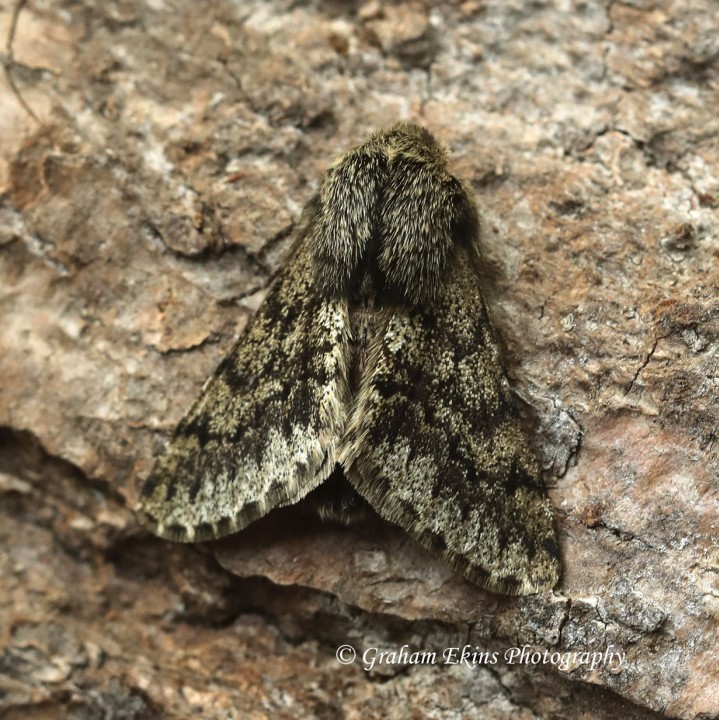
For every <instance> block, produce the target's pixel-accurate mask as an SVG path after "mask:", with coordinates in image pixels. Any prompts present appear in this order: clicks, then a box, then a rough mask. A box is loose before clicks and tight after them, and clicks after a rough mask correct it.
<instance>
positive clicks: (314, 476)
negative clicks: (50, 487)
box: [139, 242, 349, 542]
mask: <svg viewBox="0 0 719 720" xmlns="http://www.w3.org/2000/svg"><path fill="white" fill-rule="evenodd" d="M310 267H311V260H310V256H309V252H308V250H307V242H304V243H301V244H300V245H299V246H298V247H297V249H296V251H295V252H294V253H293V255H292V256H291V258H290V260H289V261H288V263H287V264H286V266H285V268H284V269H283V270H282V272H281V274H280V275H279V276H278V277H277V278H276V280H275V282H274V284H273V286H272V287H271V289H270V291H269V294H268V296H267V298H266V299H265V301H264V303H263V304H262V305H261V307H260V308H259V309H258V311H257V313H256V315H255V317H254V318H253V320H252V322H251V324H250V326H249V328H248V330H247V332H246V333H245V335H244V336H243V337H242V338H241V339H240V341H239V342H238V343H237V345H235V347H234V348H233V349H232V351H231V352H230V353H229V355H227V357H226V358H225V359H224V360H223V361H222V363H221V364H220V365H219V367H218V368H217V370H216V372H215V374H214V375H213V376H212V377H211V379H210V380H209V381H208V383H207V385H206V386H205V387H204V389H203V391H202V394H201V395H200V397H199V398H198V399H197V401H196V402H195V403H194V405H193V406H192V408H191V409H190V411H189V413H188V415H187V416H186V417H185V418H184V419H183V420H182V422H181V423H180V424H179V425H178V427H177V429H176V431H175V433H174V435H173V437H172V439H171V441H170V443H169V447H168V448H167V452H166V453H165V454H164V455H163V456H161V457H160V458H159V459H158V461H157V462H156V464H155V467H154V469H153V470H152V473H151V474H150V476H149V477H148V479H147V480H146V482H145V484H144V486H143V488H142V491H141V499H140V508H139V515H140V518H141V519H142V521H143V522H144V523H145V524H146V525H147V526H148V527H149V528H150V529H151V530H152V531H153V532H154V533H155V534H157V535H159V536H160V537H164V538H167V539H170V540H177V541H183V542H190V541H197V540H205V539H211V538H216V537H221V536H223V535H227V534H229V533H232V532H235V531H237V530H239V529H241V528H243V527H245V526H246V525H248V524H249V523H250V522H252V521H253V520H256V519H257V518H259V517H262V516H263V515H265V514H266V513H267V512H268V511H269V510H271V509H272V508H274V507H277V506H281V505H286V504H290V503H293V502H296V501H297V500H299V499H300V498H301V497H303V496H304V495H305V494H306V493H308V492H309V491H310V490H312V489H313V488H314V487H316V486H317V485H318V484H319V483H320V482H322V481H323V480H324V479H325V478H326V477H327V475H328V474H329V473H330V471H331V470H332V469H333V468H334V465H335V446H336V443H337V440H338V438H340V437H341V434H342V430H343V428H344V425H345V422H346V415H347V407H348V388H347V381H346V378H347V365H348V362H349V337H348V333H349V325H348V318H347V307H346V303H345V302H343V301H341V300H336V301H335V300H327V299H326V298H323V297H321V296H320V295H319V293H318V292H317V291H316V290H315V289H314V287H313V283H312V277H311V272H310Z"/></svg>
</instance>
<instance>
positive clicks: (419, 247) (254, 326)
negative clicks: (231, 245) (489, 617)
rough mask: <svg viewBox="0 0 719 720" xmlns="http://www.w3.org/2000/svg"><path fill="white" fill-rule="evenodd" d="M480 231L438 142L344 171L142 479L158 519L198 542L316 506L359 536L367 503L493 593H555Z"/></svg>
mask: <svg viewBox="0 0 719 720" xmlns="http://www.w3.org/2000/svg"><path fill="white" fill-rule="evenodd" d="M479 232H480V220H479V216H478V212H477V209H476V206H475V203H474V200H473V198H472V192H471V191H470V189H469V188H468V186H467V185H466V184H465V183H464V182H463V181H462V180H460V179H458V178H457V177H455V176H454V175H452V174H451V173H450V171H449V170H448V167H447V153H446V151H445V150H444V149H443V148H442V147H441V146H440V145H439V144H438V143H437V142H436V141H435V139H434V138H433V137H432V135H431V134H430V133H429V132H428V131H427V130H425V129H424V128H422V127H419V126H417V125H412V124H400V125H396V126H394V127H392V128H389V129H387V130H383V131H380V132H376V133H375V134H373V135H371V136H369V138H368V139H367V140H366V141H365V142H364V143H363V144H361V145H359V146H357V147H354V148H352V149H350V150H349V151H347V152H346V153H345V154H343V155H342V156H341V157H339V159H337V160H336V162H335V163H334V165H332V167H330V169H329V170H328V171H327V172H326V174H325V175H324V178H323V180H322V183H321V186H320V189H319V192H318V193H317V195H316V196H315V197H314V198H313V199H312V200H311V201H310V202H309V204H308V205H307V207H306V208H305V209H304V211H303V214H302V216H301V218H300V221H299V224H298V230H297V235H296V238H295V240H294V242H293V244H292V247H291V250H290V253H289V256H288V258H287V260H286V262H285V264H284V266H283V267H282V269H281V270H280V272H279V273H278V275H277V276H276V278H275V280H274V281H273V284H272V286H271V288H270V289H269V292H268V294H267V297H266V299H265V301H264V302H263V304H262V305H261V306H260V308H259V309H258V310H257V313H256V315H255V317H254V318H253V320H252V321H251V323H250V324H249V325H248V328H247V330H246V332H245V333H244V335H243V337H241V339H240V340H239V341H238V342H237V344H236V345H235V346H234V348H233V349H232V350H231V351H230V353H229V354H228V355H227V356H226V357H225V359H224V360H223V361H222V362H221V363H220V365H219V367H218V368H217V370H216V371H215V373H214V375H213V376H212V377H211V378H210V379H209V380H208V382H207V383H206V384H205V386H204V388H203V390H202V393H201V394H200V396H199V398H198V399H197V400H196V401H195V403H194V404H193V406H192V407H191V409H190V411H189V413H188V414H187V415H186V417H185V418H184V419H183V420H182V421H181V422H180V424H179V425H178V427H177V429H176V430H175V432H174V435H173V436H172V439H171V440H170V442H169V446H168V448H167V450H166V452H165V454H164V455H162V456H161V457H160V458H159V459H158V460H157V462H156V464H155V466H154V469H153V470H152V472H151V474H150V475H149V477H148V478H147V480H146V481H145V483H144V486H143V487H142V490H141V500H140V508H139V516H140V518H141V520H142V522H143V523H144V524H145V525H146V526H147V527H148V528H149V529H150V530H151V531H152V532H154V533H155V534H156V535H159V536H160V537H162V538H166V539H168V540H174V541H179V542H192V541H200V540H208V539H214V538H219V537H222V536H225V535H228V534H230V533H234V532H236V531H238V530H240V529H242V528H244V527H245V526H247V525H248V524H249V523H252V522H253V521H254V520H257V519H258V518H261V517H262V516H264V515H265V514H266V513H268V512H269V511H270V510H272V509H273V508H277V507H281V506H285V505H290V504H293V503H296V502H298V501H299V500H300V499H301V498H303V497H305V496H308V495H310V497H312V498H314V499H315V500H316V502H317V503H318V504H319V505H320V512H321V513H322V514H323V516H325V517H330V518H335V519H341V520H344V521H351V519H352V518H353V517H354V516H356V515H357V514H358V513H361V512H362V509H363V507H364V506H366V505H367V504H368V505H369V506H371V508H373V510H374V511H376V513H378V514H379V515H380V516H381V517H382V518H384V519H385V520H387V521H389V522H392V523H395V524H397V525H400V526H401V527H402V528H404V529H405V530H406V532H408V533H409V534H410V535H411V536H412V537H413V538H414V539H415V540H416V541H418V542H419V543H420V544H421V545H423V546H424V547H425V548H427V549H429V550H430V551H431V552H433V553H435V554H437V555H439V556H441V557H442V558H444V560H445V561H446V562H447V563H449V565H451V566H452V567H453V568H455V569H456V570H457V571H459V572H460V573H461V574H462V575H464V576H466V577H467V578H469V579H470V580H471V581H473V582H474V583H476V584H477V585H479V586H480V587H482V588H485V589H487V590H490V591H494V592H499V593H506V594H528V593H534V592H538V591H540V590H543V589H548V588H551V587H553V586H554V585H555V583H556V582H557V579H558V576H559V560H558V545H557V541H556V536H555V528H554V520H553V514H552V508H551V505H550V502H549V500H548V498H547V495H546V492H545V489H544V486H543V483H542V479H541V471H540V466H539V463H538V461H537V458H536V456H535V454H534V452H533V451H532V448H531V444H530V441H529V437H528V435H527V432H526V431H525V429H524V426H523V424H522V422H521V419H520V415H519V412H518V410H517V407H516V405H515V403H514V401H513V395H512V391H511V389H510V386H509V383H508V381H507V378H506V375H505V372H504V369H503V366H502V361H501V358H500V352H499V348H498V344H497V340H496V338H495V334H494V331H493V329H492V325H491V322H490V319H489V315H488V313H487V309H486V307H485V303H484V300H483V298H482V294H481V291H480V287H479V276H480V269H481V262H482V260H481V257H480V254H479V249H478V244H479Z"/></svg>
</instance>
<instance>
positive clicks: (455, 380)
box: [340, 247, 559, 594]
mask: <svg viewBox="0 0 719 720" xmlns="http://www.w3.org/2000/svg"><path fill="white" fill-rule="evenodd" d="M469 253H470V251H469V250H468V249H465V248H462V247H460V248H458V249H457V251H456V255H455V257H454V259H453V260H452V262H451V264H450V266H449V267H448V268H447V276H446V278H447V279H446V282H445V283H444V285H443V288H442V290H441V292H440V296H439V297H438V298H437V301H436V303H433V304H432V305H431V306H427V307H422V308H419V309H415V310H404V309H401V308H397V307H393V308H391V309H387V310H385V311H383V313H382V315H381V317H380V318H378V324H377V332H376V335H375V339H374V341H373V345H372V347H371V348H370V349H369V357H368V361H367V365H366V374H365V375H364V377H363V379H362V382H361V384H360V390H359V393H358V397H357V398H356V402H355V406H354V410H353V411H352V413H351V417H350V420H349V425H348V430H347V434H346V436H345V439H344V441H343V447H342V450H341V451H340V461H341V462H342V463H343V465H344V467H345V469H346V472H347V475H348V478H349V480H350V482H351V483H352V484H353V485H354V487H355V489H356V490H357V491H358V492H359V493H360V494H361V495H362V496H364V497H365V498H366V499H367V500H368V501H369V502H370V504H371V505H372V506H373V507H374V508H375V510H377V511H378V512H379V513H380V515H382V516H383V517H384V518H386V519H387V520H390V521H391V522H394V523H397V524H398V525H401V526H402V527H403V528H405V530H407V531H408V532H409V533H410V535H412V536H413V537H414V538H415V539H416V540H418V541H419V542H420V543H421V544H422V545H424V546H425V547H427V548H428V549H429V550H431V551H433V552H435V553H437V554H439V555H441V556H442V557H443V558H445V559H446V561H447V562H448V563H449V564H450V565H452V566H453V567H454V568H455V569H456V570H458V571H459V572H461V573H462V574H463V575H465V576H466V577H468V578H469V579H471V580H472V581H473V582H475V583H477V584H478V585H480V586H481V587H484V588H486V589H488V590H492V591H495V592H502V593H509V594H526V593H532V592H537V591H539V590H541V589H547V588H551V587H553V586H554V585H555V584H556V582H557V579H558V575H559V561H558V546H557V542H556V537H555V529H554V520H553V515H552V508H551V505H550V503H549V500H548V498H547V495H546V493H545V489H544V487H543V484H542V481H541V477H540V468H539V464H538V462H537V459H536V457H535V455H534V453H533V451H532V449H531V447H530V444H529V441H528V437H527V434H526V433H525V430H524V428H523V426H522V422H521V421H520V417H519V415H518V411H517V408H516V405H515V403H514V402H513V398H512V393H511V389H510V387H509V384H508V382H507V380H506V377H505V374H504V371H503V369H502V365H501V362H500V356H499V350H498V347H497V343H496V340H495V338H494V335H493V332H492V327H491V323H490V320H489V318H488V315H487V311H486V308H485V305H484V302H483V299H482V296H481V293H480V290H479V286H478V281H477V273H476V270H475V267H474V265H473V263H472V260H471V258H470V254H469Z"/></svg>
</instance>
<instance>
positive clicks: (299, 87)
mask: <svg viewBox="0 0 719 720" xmlns="http://www.w3.org/2000/svg"><path fill="white" fill-rule="evenodd" d="M432 5H433V4H430V3H425V4H422V3H402V2H397V3H392V4H388V5H384V4H381V3H378V2H372V1H370V2H364V3H362V2H330V1H327V2H322V1H321V0H316V1H315V2H310V3H304V2H289V0H287V1H286V2H279V1H278V2H259V1H255V2H241V3H240V2H237V3H234V4H233V3H230V2H219V1H218V2H214V3H211V4H207V3H189V2H187V3H167V4H165V3H160V2H148V3H146V4H140V3H132V2H114V3H110V2H107V3H105V2H90V1H89V0H81V1H80V2H63V1H62V0H59V1H51V2H48V3H42V4H40V3H33V2H30V3H29V4H28V5H27V6H26V7H25V8H24V9H23V10H22V12H21V13H20V14H19V16H18V22H17V27H16V31H15V37H14V41H13V43H12V51H11V52H10V53H9V54H7V55H6V56H5V60H6V62H7V64H8V67H9V70H10V73H11V76H12V79H13V81H14V84H15V85H16V86H17V87H18V89H19V90H20V92H21V94H22V97H23V98H24V101H25V102H26V103H27V105H28V106H29V107H30V108H31V109H32V111H33V112H34V114H35V115H37V117H38V118H39V119H40V121H41V122H40V123H37V122H36V121H35V120H33V118H32V117H31V116H30V115H29V114H28V112H27V111H26V109H25V108H24V107H23V105H22V104H21V102H20V101H19V100H18V98H17V97H16V95H15V94H14V93H13V92H12V90H11V87H10V85H9V84H8V83H7V82H5V83H4V84H3V85H2V86H0V192H1V193H2V194H1V195H0V307H1V310H0V314H1V320H0V322H1V328H2V331H1V332H0V378H1V384H0V425H2V426H3V428H4V429H3V431H2V435H1V440H2V452H1V453H0V509H1V511H2V515H1V520H0V543H2V545H1V546H0V588H1V590H0V642H1V643H2V654H0V714H2V715H3V717H6V718H16V717H17V718H19V717H23V718H28V717H31V718H56V717H57V718H59V717H78V718H107V717H111V718H151V717H158V718H159V717H163V718H164V717H173V718H174V717H177V718H180V717H187V716H189V715H190V714H192V713H193V712H194V713H197V714H199V715H201V716H202V717H206V718H227V717H265V716H272V717H287V718H292V717H318V718H324V717H327V718H331V717H338V716H344V717H396V718H403V717H437V718H440V717H441V718H461V717H467V716H481V717H491V718H495V717H496V718H503V717H521V718H576V717H586V718H616V717H627V718H629V717H636V718H649V717H654V716H655V713H660V714H661V715H660V716H662V717H679V718H709V717H716V716H717V715H719V662H718V661H719V653H718V650H717V646H718V644H719V643H718V640H717V637H718V635H719V546H718V543H717V532H718V529H719V513H718V512H717V509H718V505H719V503H718V497H717V495H718V492H717V485H718V484H719V479H718V470H717V468H718V467H719V462H718V452H717V450H718V447H717V443H716V432H717V427H718V426H719V404H718V403H717V399H718V397H719V298H718V293H717V284H718V283H717V281H718V279H719V272H718V270H717V266H718V260H719V240H718V234H719V218H718V215H717V205H718V204H719V173H718V171H717V168H719V116H718V115H717V112H716V109H717V107H719V7H718V6H717V4H716V2H715V1H714V0H695V1H694V2H692V3H685V2H679V1H678V0H676V1H672V0H657V1H656V2H650V1H649V0H646V1H645V0H633V1H631V2H624V3H622V2H613V1H611V0H610V2H605V3H583V2H579V1H577V0H574V1H572V0H570V1H569V2H559V1H558V0H555V1H554V2H535V3H521V2H500V0H489V1H487V2H473V1H472V0H469V1H468V2H464V3H461V4H456V5H454V4H447V5H444V4H442V5H441V6H437V7H432ZM0 12H1V13H2V14H1V15H0V32H2V33H3V36H6V35H7V34H8V33H9V32H10V29H11V25H12V17H13V7H12V5H11V3H10V2H9V0H6V2H5V3H4V4H3V6H2V10H1V11H0ZM398 120H414V121H417V122H420V123H422V124H424V125H426V126H428V127H429V128H430V129H431V130H432V131H433V132H434V133H435V134H436V135H437V136H438V137H439V138H441V139H442V140H443V141H446V142H447V143H449V144H450V145H451V146H452V148H453V151H454V153H453V168H454V169H455V170H456V171H457V173H458V174H460V175H463V176H464V177H466V178H468V179H469V180H470V181H471V183H472V186H473V187H474V189H475V191H476V194H477V199H478V203H479V205H480V208H481V209H482V212H483V214H484V217H485V220H486V233H485V237H484V239H483V250H484V255H485V258H486V264H487V283H486V293H487V295H488V300H489V303H490V306H491V308H492V313H493V318H494V322H495V325H496V327H497V331H498V333H499V335H500V336H501V338H502V342H503V344H504V349H505V357H506V363H507V366H508V368H509V370H510V375H511V377H512V378H513V381H514V384H515V387H516V389H517V392H518V394H519V395H520V396H521V397H522V398H523V399H524V401H525V402H526V412H527V416H528V418H529V419H530V420H531V422H532V423H533V425H534V427H535V429H536V438H537V446H538V450H539V452H540V453H541V455H542V457H543V458H544V462H545V466H546V468H547V477H548V481H549V484H550V488H551V489H550V494H551V497H552V501H553V503H554V506H555V508H556V511H557V519H558V525H559V532H560V541H561V545H562V554H563V577H562V580H561V582H560V584H559V586H558V587H557V588H556V589H555V591H554V592H553V593H548V594H546V595H542V596H533V597H529V598H524V599H511V598H504V597H499V596H494V595H491V594H488V593H482V592H479V591H478V590H477V589H476V588H474V587H473V586H472V585H470V584H469V583H467V582H465V581H463V580H462V579H461V578H459V577H457V576H456V575H454V574H453V573H452V572H451V571H450V570H448V569H447V568H446V567H445V566H444V565H443V564H442V563H441V562H439V561H437V560H435V559H433V558H432V557H430V556H429V555H427V554H426V553H425V552H423V551H422V550H421V549H419V548H418V547H416V546H414V545H413V544H412V543H411V542H410V541H409V540H408V539H407V538H406V537H405V536H404V535H403V534H402V533H401V532H399V531H398V530H396V529H393V528H389V527H384V526H376V527H358V528H355V529H344V530H342V529H338V528H335V527H332V526H326V525H325V526H321V525H319V524H318V523H315V522H313V521H311V520H308V519H306V518H305V517H304V516H302V515H301V514H299V513H298V512H297V511H294V512H293V511H291V510H290V511H288V512H287V513H283V514H281V515H280V516H278V517H276V518H268V519H267V521H263V522H261V523H258V524H257V525H256V526H255V527H252V528H250V529H249V530H248V531H247V532H246V533H245V534H242V535H239V536H237V537H235V538H233V539H231V540H229V541H226V542H222V543H218V544H216V545H214V546H213V545H208V546H204V547H201V548H198V547H187V546H173V545H171V544H168V543H164V542H161V541H159V540H156V539H154V538H152V537H149V536H148V535H147V534H146V533H144V532H143V531H141V530H140V528H139V526H138V525H137V523H136V521H135V519H134V516H133V514H132V512H131V508H132V507H133V505H134V503H135V501H136V498H137V492H138V488H139V484H140V482H141V480H142V478H144V477H145V476H146V474H147V472H148V470H149V468H150V465H151V463H152V458H153V455H154V454H155V453H156V452H157V451H158V449H159V448H160V447H161V445H162V441H163V439H164V438H165V437H166V436H167V434H168V433H169V432H170V431H171V429H172V428H173V426H174V425H175V424H176V422H177V421H178V420H179V418H180V417H181V415H182V414H183V413H184V411H185V410H186V409H187V408H188V406H189V404H190V402H191V401H192V399H193V398H194V396H195V395H196V394H197V392H198V391H199V389H200V387H201V385H202V383H203V381H204V380H205V378H206V376H207V375H208V374H209V372H210V371H211V370H212V368H213V367H214V366H215V365H216V363H217V362H218V361H219V360H220V358H221V357H222V355H223V354H224V353H225V352H226V351H227V350H228V349H229V347H230V345H231V343H232V338H233V337H235V336H236V335H237V333H239V332H240V331H241V330H242V328H243V326H244V325H245V323H246V322H247V319H248V317H250V316H251V313H252V310H253V309H254V308H255V307H256V306H257V304H258V303H259V302H260V301H261V299H262V296H263V288H264V287H265V286H266V283H267V280H268V278H269V277H270V275H271V273H272V271H273V270H274V269H275V268H276V267H277V266H278V263H279V262H280V260H281V257H282V252H283V250H284V249H285V247H286V245H287V242H286V241H287V238H288V236H289V235H290V234H291V230H292V227H293V223H294V222H295V221H296V219H297V218H298V215H299V211H300V209H301V207H302V205H303V203H304V202H306V201H307V200H308V199H309V197H310V196H311V194H312V193H313V191H314V190H315V189H316V188H317V183H318V179H319V176H320V173H321V171H322V170H323V169H324V168H325V167H326V166H327V165H328V164H329V163H330V161H331V160H332V159H333V157H334V156H335V154H336V153H337V152H338V151H341V150H342V149H344V148H345V147H347V146H348V145H350V144H352V143H355V142H357V141H359V140H361V139H362V137H363V136H364V135H365V134H366V132H367V131H369V130H370V129H373V128H377V127H381V126H385V125H389V124H392V123H394V122H396V121H398ZM213 555H214V556H213ZM344 643H349V644H352V645H353V646H355V647H356V648H357V650H358V653H360V654H361V653H362V652H363V651H364V650H365V649H366V648H373V647H377V648H381V649H385V650H395V651H399V650H400V648H401V647H402V646H403V645H407V646H408V648H409V650H410V651H412V650H426V651H431V650H440V652H441V650H442V649H444V648H447V647H454V646H459V647H461V646H463V645H465V644H468V645H470V646H471V647H472V648H473V649H477V648H478V649H480V650H486V651H488V652H492V651H497V652H498V653H499V655H500V661H499V662H498V663H496V664H492V663H487V664H480V665H478V666H475V667H468V666H467V665H461V664H460V665H446V664H443V663H442V662H438V663H436V664H434V665H413V664H408V663H404V664H402V663H400V664H395V665H392V664H389V663H385V664H384V665H382V666H381V667H379V668H375V669H373V670H372V671H371V672H366V671H364V670H363V669H362V666H361V663H359V662H357V663H355V664H353V665H347V666H343V665H340V664H339V663H338V662H337V661H336V659H335V649H336V648H337V646H339V645H341V644H344ZM525 644H526V645H529V646H531V647H532V648H533V649H540V650H543V649H545V648H549V649H550V650H552V651H557V652H565V651H586V650H591V651H595V650H597V651H603V650H605V649H606V648H607V647H608V646H610V645H613V646H614V647H615V648H617V649H619V650H621V651H622V652H624V653H626V656H627V657H626V662H625V663H624V665H623V666H622V667H621V668H616V667H612V666H611V665H601V666H600V667H598V668H595V669H594V670H590V669H589V668H588V667H587V666H586V665H583V664H581V663H575V664H573V665H572V666H570V667H567V668H558V667H556V666H553V665H536V664H534V665H509V664H506V663H504V662H503V661H502V660H501V656H502V655H503V653H504V651H505V650H506V649H507V648H509V647H512V646H520V647H521V646H523V645H525Z"/></svg>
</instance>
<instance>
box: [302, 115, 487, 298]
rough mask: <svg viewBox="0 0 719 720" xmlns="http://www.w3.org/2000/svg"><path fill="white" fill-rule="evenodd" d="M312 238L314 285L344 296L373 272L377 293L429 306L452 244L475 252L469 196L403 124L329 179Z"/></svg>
mask: <svg viewBox="0 0 719 720" xmlns="http://www.w3.org/2000/svg"><path fill="white" fill-rule="evenodd" d="M316 217H317V220H316V224H315V227H314V232H313V234H312V240H311V241H312V242H313V243H314V245H313V248H314V255H315V270H316V272H315V275H316V281H317V282H318V283H319V284H320V285H321V287H322V288H323V289H324V290H325V291H327V292H330V293H333V294H345V293H347V292H348V291H349V290H350V289H351V288H352V286H353V284H355V283H357V282H359V280H360V279H361V276H362V274H363V273H365V272H368V271H370V270H372V271H374V272H375V274H376V275H377V276H378V277H379V281H380V283H381V285H382V290H383V291H384V292H385V293H386V295H387V296H389V297H392V298H393V299H396V300H399V301H402V302H406V303H409V304H412V305H416V304H422V303H426V302H432V301H433V300H434V299H435V298H436V296H437V294H438V293H439V292H440V290H441V288H442V286H443V283H444V274H445V271H446V270H447V265H448V263H449V260H450V258H451V256H452V251H453V249H454V248H455V247H456V246H457V244H463V243H464V244H469V245H473V246H476V240H477V236H478V233H479V219H478V214H477V210H476V207H475V204H474V202H473V200H472V198H471V193H470V191H469V190H468V189H467V187H466V186H465V184H464V183H463V182H462V181H461V180H459V179H458V178H457V177H455V176H454V175H452V174H451V173H450V172H449V170H448V168H447V152H446V150H445V149H444V148H443V147H442V146H440V145H439V143H437V141H436V140H435V139H434V137H433V136H432V135H431V133H430V132H429V131H427V130H426V129H425V128H423V127H420V126H419V125H413V124H409V123H402V124H399V125H395V126H394V127H392V128H389V129H387V130H382V131H379V132H377V133H374V134H373V135H371V136H370V137H369V138H368V139H367V141H366V142H365V143H364V144H362V145H359V146H357V147H355V148H353V149H352V150H350V151H349V152H347V153H345V154H344V155H342V156H341V157H340V158H339V159H338V160H337V161H336V162H335V164H334V165H333V166H332V167H331V168H330V169H329V170H328V171H327V173H326V175H325V178H324V180H323V183H322V186H321V188H320V192H319V197H318V210H317V216H316Z"/></svg>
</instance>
